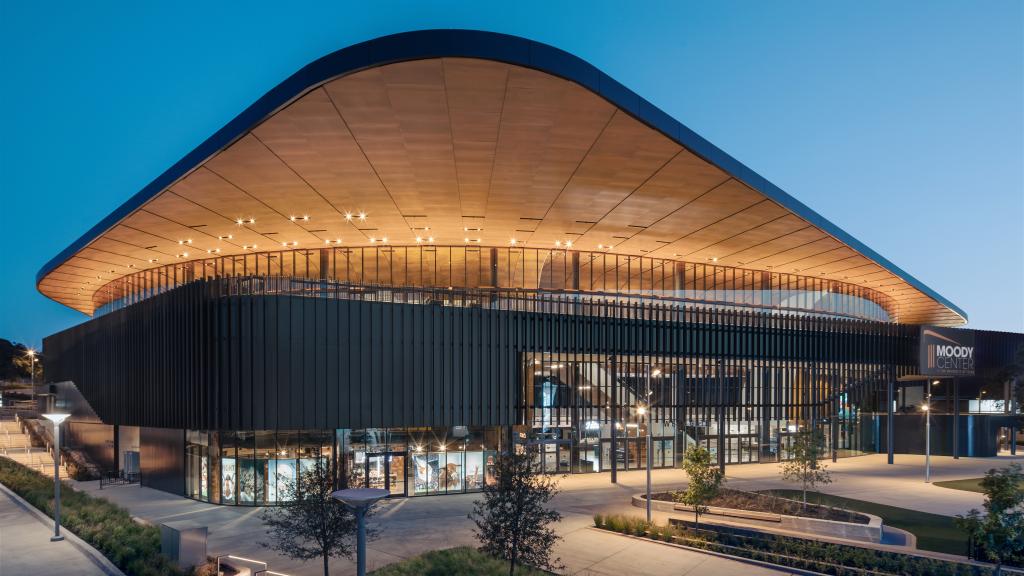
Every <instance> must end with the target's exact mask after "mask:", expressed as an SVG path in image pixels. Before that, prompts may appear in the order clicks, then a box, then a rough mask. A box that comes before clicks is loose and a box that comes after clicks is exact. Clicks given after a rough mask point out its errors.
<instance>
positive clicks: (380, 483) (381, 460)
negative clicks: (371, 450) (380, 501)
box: [366, 452, 406, 496]
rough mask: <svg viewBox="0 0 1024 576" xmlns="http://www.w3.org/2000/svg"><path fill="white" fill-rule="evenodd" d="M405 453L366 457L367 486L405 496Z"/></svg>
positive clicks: (368, 455)
mask: <svg viewBox="0 0 1024 576" xmlns="http://www.w3.org/2000/svg"><path fill="white" fill-rule="evenodd" d="M405 475H406V470H405V452H387V453H383V454H367V455H366V486H367V488H380V489H381V490H387V491H388V492H390V493H391V495H392V496H405V495H406V493H405Z"/></svg>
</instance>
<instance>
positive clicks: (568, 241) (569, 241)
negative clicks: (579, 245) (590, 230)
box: [565, 240, 572, 248]
mask: <svg viewBox="0 0 1024 576" xmlns="http://www.w3.org/2000/svg"><path fill="white" fill-rule="evenodd" d="M565 247H566V248H572V240H566V241H565Z"/></svg>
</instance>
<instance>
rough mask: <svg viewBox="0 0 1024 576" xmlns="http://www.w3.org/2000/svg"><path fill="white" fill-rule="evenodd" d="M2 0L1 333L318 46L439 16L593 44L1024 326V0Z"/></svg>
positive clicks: (26, 339)
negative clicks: (137, 197) (132, 200)
mask: <svg viewBox="0 0 1024 576" xmlns="http://www.w3.org/2000/svg"><path fill="white" fill-rule="evenodd" d="M483 6H484V4H483V3H481V2H439V3H430V2H425V1H418V2H365V3H361V4H360V5H353V4H351V3H340V2H331V3H324V4H322V5H319V4H312V3H310V4H305V3H298V2H290V3H281V2H266V3H260V2H248V3H244V4H243V3H210V2H203V3H199V2H196V3H189V2H166V3H159V5H157V3H138V2H122V3H114V2H110V3H70V2H69V3H66V4H65V5H63V6H56V5H54V4H52V3H41V2H13V1H7V2H0V49H2V53H0V54H2V56H0V66H2V67H3V71H2V74H0V104H2V106H0V109H2V110H3V113H4V115H5V118H4V120H3V122H2V124H0V126H2V128H0V195H2V199H3V203H2V208H0V230H2V231H3V235H4V237H5V238H6V246H5V249H4V250H2V251H0V270H2V271H3V274H4V275H3V277H2V280H0V337H2V338H7V339H11V340H15V341H18V342H23V343H26V344H30V345H33V346H40V345H41V342H42V338H43V337H44V336H46V335H48V334H51V333H53V332H55V331H58V330H61V329H63V328H66V327H68V326H71V325H74V324H77V323H80V322H82V321H84V320H86V319H87V317H86V316H84V315H82V314H80V313H78V312H75V311H73V310H71V309H68V308H66V307H64V306H62V305H60V304H57V303H55V302H52V301H50V300H49V299H47V298H45V297H43V296H42V295H40V294H39V293H38V292H37V291H36V289H35V275H36V273H37V271H38V270H39V269H40V267H42V265H43V264H44V263H45V262H46V261H47V260H49V259H50V258H52V257H53V256H55V255H56V254H57V253H58V252H59V251H60V250H62V249H63V248H65V247H66V246H67V245H68V244H70V243H71V242H73V241H74V240H76V239H77V238H78V237H79V236H80V235H81V234H83V233H84V232H85V231H86V230H88V229H89V228H90V227H91V226H92V225H94V224H95V223H97V222H98V221H99V220H100V219H101V218H103V217H104V216H105V215H107V214H108V213H110V212H111V211H113V210H114V208H116V207H117V206H118V205H120V204H121V203H122V202H124V201H125V200H127V199H128V198H129V197H130V196H131V195H132V194H134V193H135V192H137V191H138V190H139V189H141V188H142V187H143V186H145V185H146V184H147V183H148V182H149V181H150V180H152V179H153V178H155V177H156V176H157V175H159V174H160V173H161V172H163V171H164V170H165V169H166V168H168V167H169V166H170V165H171V164H173V163H174V162H175V161H176V160H178V159H179V158H181V157H182V156H183V155H185V154H186V153H187V152H189V151H190V150H191V149H193V148H194V147H196V146H197V145H198V144H199V143H201V142H202V141H203V140H204V139H206V138H207V137H208V136H209V135H210V134H212V133H213V132H214V131H216V130H217V129H218V128H220V127H221V126H223V125H224V124H225V123H227V122H228V121H229V120H231V119H232V118H233V117H235V116H236V115H237V114H238V113H239V112H241V111H242V110H243V109H244V108H245V107H246V106H247V105H249V104H250V103H252V102H253V101H254V100H256V99H257V98H258V97H260V96H261V95H262V94H263V93H264V92H266V91H267V90H269V89H270V88H272V87H273V86H274V85H276V84H278V83H279V82H280V81H281V80H283V79H284V78H286V77H287V76H288V75H290V74H291V73H292V72H294V71H296V70H297V69H299V68H300V67H302V66H303V65H305V64H307V63H309V62H310V61H312V60H314V59H316V58H318V57H320V56H323V55H324V54H327V53H329V52H332V51H334V50H337V49H339V48H343V47H345V46H348V45H350V44H354V43H356V42H360V41H363V40H367V39H371V38H374V37H377V36H382V35H386V34H391V33H396V32H402V31H407V30H416V29H427V28H470V29H481V30H490V31H496V32H504V33H509V34H515V35H518V36H523V37H526V38H529V39H532V40H537V41H540V42H544V43H547V44H551V45H553V46H556V47H558V48H561V49H564V50H567V51H569V52H571V53H573V54H575V55H577V56H580V57H582V58H583V59H585V60H587V61H589V62H590V63H592V64H594V65H595V66H597V67H598V68H600V69H601V70H603V71H604V72H606V73H608V74H609V75H610V76H612V77H613V78H615V79H617V80H619V81H620V82H622V83H623V84H625V85H626V86H628V87H629V88H631V89H632V90H634V91H635V92H637V93H639V94H640V95H642V96H644V97H645V98H647V99H648V100H650V101H651V102H653V103H654V104H655V105H657V106H659V107H660V108H662V109H663V110H665V111H666V112H667V113H668V114H670V115H671V116H673V117H675V118H676V119H678V120H679V121H681V122H682V123H684V124H686V125H687V126H688V127H690V128H691V129H693V130H694V131H696V132H697V133H698V134H700V135H702V136H704V137H705V138H707V139H708V140H710V141H711V142H712V143H714V144H715V145H717V146H718V147H720V148H722V149H723V150H725V151H726V152H728V153H729V154H731V155H732V156H734V157H735V158H737V159H739V160H740V161H741V162H743V163H745V164H746V165H748V166H750V167H751V168H752V169H754V170H755V171H757V172H759V173H760V174H761V175H763V176H764V177H766V178H768V179H769V180H771V181H773V182H774V183H775V184H777V185H778V186H780V187H781V188H782V189H784V190H786V191H787V192H789V193H790V194H792V195H793V196H795V197H796V198H798V199H799V200H801V201H803V202H804V203H806V204H807V205H809V206H810V207H811V208H813V209H814V210H816V211H818V212H819V213H820V214H822V215H823V216H824V217H826V218H828V219H829V220H831V221H832V222H834V223H835V224H837V225H838V226H839V227H841V228H843V229H844V230H846V231H847V232H849V233H850V234H852V235H853V236H854V237H856V238H858V239H859V240H861V241H862V242H864V243H865V244H867V245H868V246H870V247H872V248H873V249H875V250H876V251H878V252H879V253H880V254H882V255H884V256H885V257H887V258H888V259H890V260H891V261H892V262H894V263H895V264H896V265H898V266H900V267H901V268H903V269H904V270H906V271H907V272H908V273H910V274H911V275H913V276H914V277H916V278H917V279H919V280H921V281H922V282H924V283H925V284H926V285H928V286H929V287H931V288H932V289H934V290H935V291H937V292H938V293H940V294H942V295H943V296H945V297H947V298H949V299H950V300H951V301H952V302H954V303H955V304H957V305H958V306H960V307H961V308H962V309H964V310H965V311H966V312H967V313H968V315H969V316H970V324H969V326H970V327H973V328H979V329H994V330H1007V331H1017V332H1021V331H1024V2H1020V1H1019V0H1004V1H997V0H994V1H988V2H983V3H975V2H944V1H934V0H928V1H923V0H922V1H918V2H910V1H906V2H890V1H884V0H879V1H847V2H822V1H820V0H808V1H799V2H798V1H783V2H763V1H760V0H758V1H750V2H691V3H684V2H665V3H638V2H628V3H627V2H614V3H611V2H610V3H607V4H601V3H596V2H587V3H568V2H566V3H562V2H550V1H548V2H515V3H508V5H507V6H503V7H502V8H501V9H500V10H499V9H486V8H483Z"/></svg>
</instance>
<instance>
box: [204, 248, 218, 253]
mask: <svg viewBox="0 0 1024 576" xmlns="http://www.w3.org/2000/svg"><path fill="white" fill-rule="evenodd" d="M206 253H207V254H220V248H211V249H209V250H207V251H206Z"/></svg>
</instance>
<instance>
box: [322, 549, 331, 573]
mask: <svg viewBox="0 0 1024 576" xmlns="http://www.w3.org/2000/svg"><path fill="white" fill-rule="evenodd" d="M329 558H330V557H329V556H328V555H327V554H324V576H331V569H330V568H329V567H328V563H329V562H330V560H329Z"/></svg>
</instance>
